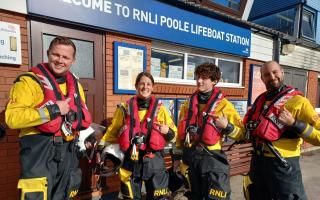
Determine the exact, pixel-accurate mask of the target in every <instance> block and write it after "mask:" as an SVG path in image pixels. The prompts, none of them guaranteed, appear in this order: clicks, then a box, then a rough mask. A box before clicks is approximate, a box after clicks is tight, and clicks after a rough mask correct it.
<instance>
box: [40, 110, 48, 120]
mask: <svg viewBox="0 0 320 200" xmlns="http://www.w3.org/2000/svg"><path fill="white" fill-rule="evenodd" d="M44 109H45V108H38V111H39V114H40V119H41V121H42V122H47V121H49V119H48V117H47V115H46V112H45V110H44Z"/></svg>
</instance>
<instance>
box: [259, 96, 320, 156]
mask: <svg viewBox="0 0 320 200" xmlns="http://www.w3.org/2000/svg"><path fill="white" fill-rule="evenodd" d="M285 108H286V109H287V110H288V111H289V112H290V113H291V114H292V116H293V117H294V118H295V119H296V120H297V121H300V122H303V123H304V124H305V127H303V128H302V130H301V131H300V133H299V134H298V136H299V137H296V138H293V139H289V138H280V139H279V140H276V141H274V142H272V144H273V146H274V147H275V148H276V149H277V150H278V151H279V152H280V154H281V155H282V156H283V157H295V156H300V148H301V144H302V143H303V140H305V141H306V142H308V143H310V144H313V145H317V146H319V145H320V118H319V115H318V113H317V112H316V111H315V110H314V108H313V106H312V105H311V103H310V102H309V100H308V99H307V98H305V97H303V96H300V95H296V96H294V97H292V98H291V99H289V100H288V101H287V102H286V103H285ZM292 134H293V136H294V135H296V133H294V132H293V131H292ZM265 148H267V147H265ZM264 155H265V156H268V157H274V154H272V153H271V152H270V150H268V149H266V150H265V152H264Z"/></svg>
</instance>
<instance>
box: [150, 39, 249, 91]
mask: <svg viewBox="0 0 320 200" xmlns="http://www.w3.org/2000/svg"><path fill="white" fill-rule="evenodd" d="M152 50H158V51H165V52H172V53H176V54H183V55H184V64H183V79H174V78H163V77H153V78H154V81H155V82H156V83H166V84H178V85H194V86H195V85H196V80H187V79H186V73H187V70H186V67H187V63H188V56H189V55H194V56H201V57H206V58H211V59H214V60H215V64H216V65H218V62H219V60H224V61H229V62H236V63H239V67H240V69H239V74H238V76H239V82H238V83H224V82H220V81H219V82H218V84H217V86H218V87H229V88H244V86H243V58H241V57H235V56H231V55H223V54H218V53H216V52H210V51H205V50H201V49H195V48H187V47H181V46H175V45H170V44H163V43H160V42H159V43H157V42H155V43H153V44H152V46H151V51H152ZM151 57H152V53H151ZM150 67H151V66H150ZM150 70H151V69H150Z"/></svg>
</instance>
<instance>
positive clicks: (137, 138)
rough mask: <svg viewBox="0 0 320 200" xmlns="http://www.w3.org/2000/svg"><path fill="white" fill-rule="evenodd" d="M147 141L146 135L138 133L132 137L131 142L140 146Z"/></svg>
mask: <svg viewBox="0 0 320 200" xmlns="http://www.w3.org/2000/svg"><path fill="white" fill-rule="evenodd" d="M144 143H145V137H144V136H138V135H136V136H135V137H133V138H132V139H131V144H133V145H138V146H140V145H142V144H144Z"/></svg>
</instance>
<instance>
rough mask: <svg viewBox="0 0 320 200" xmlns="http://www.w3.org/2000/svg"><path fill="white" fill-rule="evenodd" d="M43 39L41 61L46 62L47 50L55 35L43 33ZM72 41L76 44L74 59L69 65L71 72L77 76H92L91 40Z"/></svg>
mask: <svg viewBox="0 0 320 200" xmlns="http://www.w3.org/2000/svg"><path fill="white" fill-rule="evenodd" d="M42 37H43V38H42V41H43V54H42V55H43V61H44V62H48V57H47V50H48V48H49V45H50V42H51V41H52V40H53V39H54V38H55V37H56V36H53V35H47V34H44V35H43V36H42ZM72 42H73V43H74V44H75V45H76V48H77V53H76V61H75V63H74V64H73V65H72V67H71V72H72V73H74V74H75V75H76V76H77V77H79V78H94V72H93V59H94V57H93V51H94V50H93V42H88V41H82V40H75V39H72Z"/></svg>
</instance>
